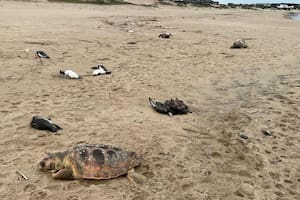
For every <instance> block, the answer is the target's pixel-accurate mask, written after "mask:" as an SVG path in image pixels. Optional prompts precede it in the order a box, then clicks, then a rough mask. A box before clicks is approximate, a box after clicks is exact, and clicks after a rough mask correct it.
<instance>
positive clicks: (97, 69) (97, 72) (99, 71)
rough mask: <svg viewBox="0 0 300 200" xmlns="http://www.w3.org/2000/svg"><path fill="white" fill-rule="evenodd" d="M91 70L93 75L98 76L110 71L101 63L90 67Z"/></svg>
mask: <svg viewBox="0 0 300 200" xmlns="http://www.w3.org/2000/svg"><path fill="white" fill-rule="evenodd" d="M91 69H92V70H93V76H99V75H104V74H111V71H109V70H108V69H107V68H106V67H105V66H103V65H97V66H95V67H91Z"/></svg>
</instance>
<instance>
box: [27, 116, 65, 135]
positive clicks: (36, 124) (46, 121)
mask: <svg viewBox="0 0 300 200" xmlns="http://www.w3.org/2000/svg"><path fill="white" fill-rule="evenodd" d="M30 125H31V127H32V128H35V129H39V130H49V131H51V132H57V131H58V130H62V128H61V127H60V126H58V125H56V124H54V123H53V122H52V121H51V119H50V118H46V117H40V116H34V117H32V121H31V124H30Z"/></svg>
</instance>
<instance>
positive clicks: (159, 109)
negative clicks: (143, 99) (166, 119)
mask: <svg viewBox="0 0 300 200" xmlns="http://www.w3.org/2000/svg"><path fill="white" fill-rule="evenodd" d="M149 102H150V104H151V106H152V108H153V109H154V110H156V111H157V112H159V113H163V114H169V109H168V107H167V106H166V105H165V104H163V103H160V102H157V101H153V100H152V99H151V97H149Z"/></svg>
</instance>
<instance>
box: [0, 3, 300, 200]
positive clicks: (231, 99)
mask: <svg viewBox="0 0 300 200" xmlns="http://www.w3.org/2000/svg"><path fill="white" fill-rule="evenodd" d="M284 14H285V13H284V12H279V11H251V10H238V9H236V10H230V9H228V10H220V9H211V8H203V9H197V8H193V7H187V8H177V7H168V6H159V7H157V8H153V7H136V6H128V5H121V6H120V5H119V6H96V5H82V4H59V3H25V2H6V1H0V36H1V37H0V38H1V46H0V60H1V71H0V82H1V83H0V91H1V94H2V95H1V96H0V127H1V131H0V141H1V142H0V143H1V151H0V157H1V162H0V163H1V165H0V170H1V173H0V199H35V200H36V199H68V200H75V199H82V200H85V199H134V200H142V199H178V200H179V199H180V200H181V199H184V200H187V199H228V200H234V199H257V200H259V199H261V200H263V199H289V200H291V199H295V200H296V199H300V192H299V188H300V167H299V160H300V150H299V149H300V148H299V147H300V136H299V130H300V125H299V124H300V123H299V121H300V116H299V114H300V112H299V108H300V89H299V87H300V55H299V50H300V38H299V35H300V29H299V22H297V21H292V20H289V19H286V18H284V17H283V16H284ZM163 32H170V33H172V34H173V37H172V38H171V39H161V38H158V34H159V33H163ZM236 38H245V39H246V41H247V43H248V44H249V48H248V49H242V50H238V49H230V48H229V47H230V46H231V44H232V41H233V40H234V39H236ZM132 41H134V42H136V44H127V43H128V42H132ZM25 49H29V50H30V51H29V52H28V53H27V52H26V51H25ZM37 50H44V51H45V52H46V53H47V54H48V55H49V56H50V57H51V59H50V60H43V62H40V61H39V60H37V59H35V58H34V53H35V51H37ZM95 64H104V65H105V66H107V67H108V68H109V69H110V70H111V71H112V74H111V75H106V76H97V77H93V76H84V78H83V79H81V80H66V79H61V78H59V77H58V72H59V70H60V69H72V70H74V71H76V72H77V73H79V74H81V75H87V74H88V72H89V68H90V67H92V66H94V65H95ZM149 96H151V97H153V98H156V99H159V100H164V99H166V98H171V97H178V98H180V99H182V100H184V101H185V102H186V103H187V104H188V105H189V106H190V108H191V110H192V111H193V113H191V114H188V115H184V116H174V117H172V118H170V117H168V116H166V115H160V114H158V113H156V112H154V111H153V110H152V109H151V108H150V106H149V103H148V97H149ZM34 115H43V116H49V117H51V118H52V119H53V121H55V122H56V123H57V124H59V125H60V126H62V127H63V128H64V129H63V130H62V131H59V132H58V134H53V133H50V132H44V131H38V130H34V129H31V128H30V126H29V123H30V120H31V118H32V116H34ZM262 129H267V130H270V131H272V132H273V135H272V136H270V137H267V136H264V135H263V134H262V133H261V130H262ZM241 132H244V133H246V134H247V136H248V137H249V139H248V140H243V139H241V138H240V137H239V134H240V133H241ZM81 142H88V143H104V144H111V145H115V146H120V147H122V148H126V149H129V150H133V151H136V152H137V153H139V154H140V155H142V156H143V158H144V162H143V164H142V166H141V167H139V168H137V170H136V171H137V172H138V173H139V174H141V175H143V176H145V177H146V179H145V181H144V182H143V183H139V184H138V185H137V186H136V187H135V186H134V185H133V184H132V183H131V182H129V181H128V180H127V179H126V177H120V178H117V179H112V180H107V181H77V180H75V181H59V180H53V179H52V178H51V176H50V174H48V173H44V172H40V171H39V170H38V168H37V164H38V162H39V160H40V159H42V158H43V156H44V152H55V151H60V150H65V149H66V148H67V147H68V146H71V145H74V144H77V143H81ZM16 170H20V171H21V172H23V173H24V174H25V175H26V176H27V177H28V178H29V180H27V181H25V180H23V179H22V178H21V177H20V176H19V175H18V174H16Z"/></svg>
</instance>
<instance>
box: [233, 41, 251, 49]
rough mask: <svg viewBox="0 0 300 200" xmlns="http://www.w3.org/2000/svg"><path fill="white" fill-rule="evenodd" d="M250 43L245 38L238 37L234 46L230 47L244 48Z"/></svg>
mask: <svg viewBox="0 0 300 200" xmlns="http://www.w3.org/2000/svg"><path fill="white" fill-rule="evenodd" d="M247 47H248V45H247V43H246V41H245V40H243V39H237V40H235V41H234V42H233V44H232V46H231V47H230V48H232V49H242V48H247Z"/></svg>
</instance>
